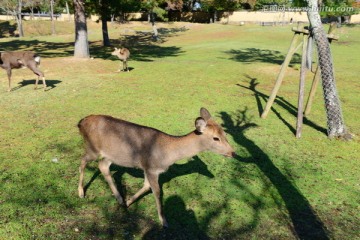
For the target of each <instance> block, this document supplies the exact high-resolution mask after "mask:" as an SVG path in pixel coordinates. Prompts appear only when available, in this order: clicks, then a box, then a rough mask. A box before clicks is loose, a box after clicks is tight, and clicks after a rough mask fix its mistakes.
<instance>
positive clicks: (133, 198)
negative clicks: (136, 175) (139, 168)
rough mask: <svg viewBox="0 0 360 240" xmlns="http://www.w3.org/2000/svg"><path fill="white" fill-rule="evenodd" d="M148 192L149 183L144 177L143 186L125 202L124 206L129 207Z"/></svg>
mask: <svg viewBox="0 0 360 240" xmlns="http://www.w3.org/2000/svg"><path fill="white" fill-rule="evenodd" d="M149 190H150V183H149V181H148V179H147V177H146V175H145V180H144V186H143V187H142V188H141V189H140V190H139V191H138V192H137V193H135V195H134V196H132V197H131V198H130V199H129V200H127V201H126V206H127V207H129V206H130V205H131V204H133V203H134V202H135V201H136V199H138V198H139V197H140V196H141V195H143V194H144V193H146V192H148V191H149Z"/></svg>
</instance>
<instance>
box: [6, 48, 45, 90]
mask: <svg viewBox="0 0 360 240" xmlns="http://www.w3.org/2000/svg"><path fill="white" fill-rule="evenodd" d="M39 65H40V56H39V55H37V54H36V53H34V52H29V51H23V52H0V67H1V68H3V69H5V70H6V72H7V75H8V79H9V87H8V92H10V91H11V70H12V69H18V68H22V67H27V68H29V69H30V70H31V71H33V72H34V73H35V74H36V75H37V79H36V82H35V89H36V88H37V85H38V82H39V77H41V78H42V81H43V85H44V91H45V89H46V82H45V77H44V73H43V72H41V71H40V70H39V69H38V66H39Z"/></svg>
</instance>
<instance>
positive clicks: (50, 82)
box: [11, 79, 62, 91]
mask: <svg viewBox="0 0 360 240" xmlns="http://www.w3.org/2000/svg"><path fill="white" fill-rule="evenodd" d="M45 81H46V85H47V87H46V89H45V90H44V89H43V87H44V85H43V83H42V80H41V79H40V80H39V82H38V88H37V89H36V90H44V91H50V90H51V89H54V88H56V85H57V84H59V83H61V82H62V81H60V80H46V79H45ZM35 82H36V80H22V81H21V82H19V83H18V86H16V87H14V88H12V89H11V91H15V90H18V89H20V88H23V87H26V86H27V85H32V86H34V87H35Z"/></svg>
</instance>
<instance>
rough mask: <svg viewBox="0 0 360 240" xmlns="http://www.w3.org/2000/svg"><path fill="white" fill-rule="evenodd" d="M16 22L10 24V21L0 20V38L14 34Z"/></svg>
mask: <svg viewBox="0 0 360 240" xmlns="http://www.w3.org/2000/svg"><path fill="white" fill-rule="evenodd" d="M15 30H16V24H15V23H13V24H11V22H10V21H0V38H3V37H6V36H11V37H14V36H15Z"/></svg>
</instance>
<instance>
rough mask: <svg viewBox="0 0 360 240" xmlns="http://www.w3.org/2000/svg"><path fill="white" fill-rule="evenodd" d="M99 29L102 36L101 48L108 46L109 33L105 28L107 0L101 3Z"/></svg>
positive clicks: (106, 27)
mask: <svg viewBox="0 0 360 240" xmlns="http://www.w3.org/2000/svg"><path fill="white" fill-rule="evenodd" d="M100 7H101V29H102V35H103V46H110V39H109V32H108V26H107V16H108V14H107V13H108V11H109V10H108V9H109V7H108V2H107V0H102V1H101V6H100Z"/></svg>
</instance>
